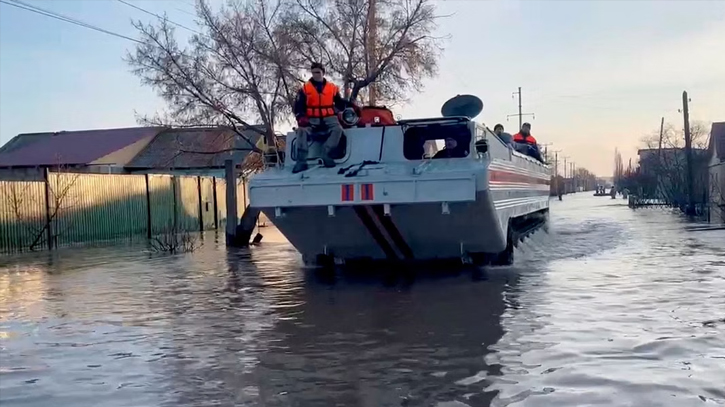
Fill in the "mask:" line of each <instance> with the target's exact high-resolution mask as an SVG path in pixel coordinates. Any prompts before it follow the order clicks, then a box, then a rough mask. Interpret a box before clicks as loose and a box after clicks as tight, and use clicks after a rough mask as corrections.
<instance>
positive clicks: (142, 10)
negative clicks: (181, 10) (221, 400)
mask: <svg viewBox="0 0 725 407" xmlns="http://www.w3.org/2000/svg"><path fill="white" fill-rule="evenodd" d="M116 1H118V2H119V3H121V4H125V5H127V6H129V7H132V8H135V9H136V10H138V11H141V12H143V13H146V14H148V15H150V16H154V17H156V18H158V19H159V20H165V21H168V22H170V23H171V24H173V25H175V26H177V27H181V28H183V29H185V30H189V31H191V32H193V33H197V34H199V35H201V33H200V32H199V31H196V30H195V29H193V28H189V27H187V26H185V25H183V24H179V23H177V22H175V21H172V20H169V19H168V18H167V17H162V16H160V15H158V14H156V13H153V12H151V11H148V10H146V9H144V8H142V7H139V6H137V5H135V4H131V3H129V2H127V1H125V0H116Z"/></svg>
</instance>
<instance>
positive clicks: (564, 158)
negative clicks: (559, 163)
mask: <svg viewBox="0 0 725 407" xmlns="http://www.w3.org/2000/svg"><path fill="white" fill-rule="evenodd" d="M561 158H562V159H563V160H564V193H565V194H566V193H567V192H566V190H567V188H566V185H567V182H566V159H567V158H569V156H566V157H561Z"/></svg>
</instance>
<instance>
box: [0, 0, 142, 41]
mask: <svg viewBox="0 0 725 407" xmlns="http://www.w3.org/2000/svg"><path fill="white" fill-rule="evenodd" d="M0 3H2V4H6V5H8V6H13V7H17V8H19V9H22V10H26V11H30V12H33V13H36V14H40V15H43V16H46V17H50V18H54V19H56V20H60V21H63V22H66V23H70V24H74V25H77V26H79V27H83V28H88V29H91V30H94V31H98V32H101V33H104V34H107V35H112V36H114V37H118V38H123V39H125V40H128V41H133V42H135V43H138V44H143V43H142V42H141V41H139V40H137V39H135V38H131V37H129V36H126V35H123V34H119V33H116V32H113V31H109V30H106V29H104V28H101V27H98V26H95V25H92V24H88V23H86V22H84V21H81V20H78V19H75V18H71V17H67V16H64V15H62V14H60V13H56V12H54V11H50V10H46V9H43V8H41V7H37V6H33V5H31V4H28V3H25V2H22V1H20V0H0Z"/></svg>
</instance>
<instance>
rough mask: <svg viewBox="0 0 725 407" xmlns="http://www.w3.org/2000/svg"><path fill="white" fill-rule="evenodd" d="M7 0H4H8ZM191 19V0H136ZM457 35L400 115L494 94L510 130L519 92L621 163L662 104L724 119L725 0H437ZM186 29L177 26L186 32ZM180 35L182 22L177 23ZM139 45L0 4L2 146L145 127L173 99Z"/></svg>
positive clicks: (138, 15)
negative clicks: (158, 86)
mask: <svg viewBox="0 0 725 407" xmlns="http://www.w3.org/2000/svg"><path fill="white" fill-rule="evenodd" d="M4 1H5V0H4ZM22 1H25V2H28V3H31V4H34V5H37V6H39V7H42V8H46V9H49V10H52V11H55V12H58V13H60V14H64V15H67V16H69V17H74V18H77V19H80V20H83V21H84V22H87V23H90V24H93V25H96V26H99V27H102V28H105V29H108V30H110V31H113V32H116V33H120V34H124V35H127V36H129V37H136V34H135V32H134V30H133V28H132V27H131V26H130V20H131V19H141V20H143V21H150V20H151V19H153V17H151V16H149V15H146V14H144V13H142V12H140V11H138V10H135V9H133V8H130V7H128V6H126V5H124V4H121V3H119V2H117V1H114V0H22ZM129 1H130V2H131V3H133V4H136V5H139V6H141V7H143V8H146V9H148V10H150V11H153V12H155V13H158V14H161V13H163V12H166V13H167V14H168V16H169V18H171V19H172V20H174V21H176V22H178V23H181V24H185V25H193V19H194V18H193V16H192V15H191V14H193V11H194V10H193V1H192V0H176V1H172V0H168V1H167V0H147V1H138V0H129ZM436 5H437V7H438V10H439V13H440V14H443V15H450V16H449V17H446V18H445V19H443V20H441V22H440V25H439V30H438V34H439V35H448V36H449V38H448V39H447V40H446V42H445V51H444V54H443V56H442V58H441V62H440V75H439V77H437V78H434V79H431V80H429V81H427V83H426V88H425V90H424V92H423V93H421V94H419V95H415V96H413V98H412V102H411V103H410V104H408V105H405V106H397V107H395V108H394V112H395V113H396V114H400V115H402V116H403V117H422V116H438V115H440V106H441V105H442V104H443V103H444V102H445V101H446V100H447V99H448V98H449V97H451V96H454V95H455V94H458V93H471V94H474V95H477V96H478V97H480V98H481V99H482V100H483V102H484V110H483V113H482V114H481V115H480V116H479V117H478V118H477V120H479V121H483V122H484V123H486V124H487V125H488V126H489V127H493V125H494V124H496V123H502V124H503V125H504V126H505V127H506V130H507V131H509V132H511V133H514V132H516V130H517V129H516V127H517V126H518V119H517V118H515V117H512V118H510V119H509V121H506V115H507V114H513V113H516V112H517V102H516V100H515V99H514V98H513V97H512V92H515V91H516V90H517V87H519V86H521V87H522V88H523V105H524V108H523V110H524V112H525V113H528V112H533V113H535V118H532V117H526V118H525V120H526V121H529V122H531V124H532V134H533V135H534V136H536V137H537V139H538V140H539V142H540V143H553V145H552V146H550V148H552V149H556V150H563V153H562V154H563V155H565V156H569V157H570V160H573V161H574V162H576V164H577V165H578V166H583V167H587V168H589V169H590V170H592V171H594V172H595V173H597V174H599V175H603V176H608V175H611V173H612V163H613V154H614V149H615V148H616V147H618V148H619V149H620V150H622V151H623V154H624V155H625V160H626V159H627V158H628V157H631V156H634V155H635V154H636V148H637V147H638V146H639V140H640V138H641V137H642V136H643V135H644V134H646V133H649V132H651V131H652V130H654V129H657V128H658V127H659V121H660V118H661V117H662V116H664V117H665V119H666V121H668V122H672V123H674V124H677V125H678V126H681V123H682V118H681V115H680V114H679V113H678V109H679V108H680V107H681V100H682V91H683V90H687V91H688V93H689V96H690V98H691V99H692V102H691V104H690V110H691V118H692V119H693V120H705V121H708V122H710V121H725V1H695V0H692V1H668V0H660V1H624V0H602V1H575V0H568V1H567V0H558V1H533V0H522V1H513V0H511V1H504V0H502V1H489V0H468V1H466V0H443V1H437V2H436ZM180 31H181V30H180ZM180 33H181V32H180ZM133 45H134V44H133V43H132V42H130V41H128V40H124V39H121V38H116V37H112V36H108V35H106V34H102V33H99V32H96V31H92V30H89V29H86V28H82V27H78V26H75V25H71V24H68V23H65V22H62V21H58V20H54V19H51V18H48V17H45V16H41V15H37V14H33V13H31V12H28V11H25V10H20V9H17V8H14V7H11V6H8V5H6V4H0V144H3V143H5V142H7V141H8V140H9V139H10V138H12V137H13V136H15V135H17V134H18V133H27V132H41V131H59V130H82V129H94V128H112V127H125V126H135V125H137V123H136V121H135V117H134V111H138V112H139V113H153V112H154V111H156V110H159V109H161V108H162V107H163V102H162V101H161V100H160V99H159V98H158V97H157V96H156V95H155V93H154V91H152V90H151V89H149V88H145V87H142V86H141V84H140V82H139V80H138V78H136V77H135V76H133V75H132V74H131V73H130V71H129V68H128V66H127V65H126V64H125V63H124V62H123V61H122V60H121V58H122V57H123V56H124V55H125V54H126V51H127V50H132V49H133Z"/></svg>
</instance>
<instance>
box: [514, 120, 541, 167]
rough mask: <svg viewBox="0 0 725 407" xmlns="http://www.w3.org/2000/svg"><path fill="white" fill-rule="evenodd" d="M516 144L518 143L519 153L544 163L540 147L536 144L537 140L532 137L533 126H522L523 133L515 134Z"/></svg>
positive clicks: (526, 124) (527, 124) (525, 124)
mask: <svg viewBox="0 0 725 407" xmlns="http://www.w3.org/2000/svg"><path fill="white" fill-rule="evenodd" d="M514 143H516V150H517V151H519V152H521V153H524V154H526V155H528V156H531V157H533V158H536V159H537V160H539V161H541V162H544V159H543V158H542V157H541V152H539V146H538V144H536V139H535V138H534V136H532V135H531V124H529V123H524V124H523V125H522V126H521V131H519V132H518V133H516V134H514Z"/></svg>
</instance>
